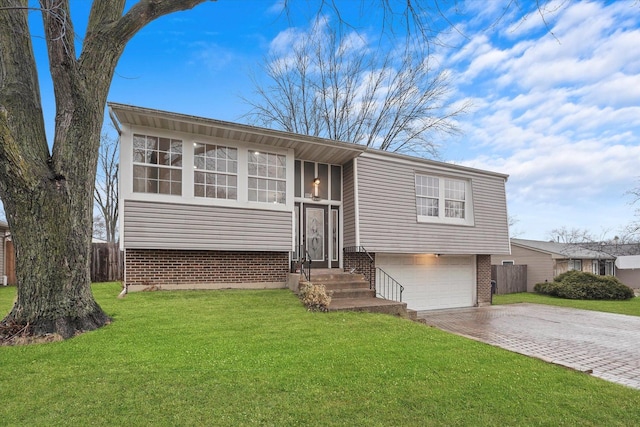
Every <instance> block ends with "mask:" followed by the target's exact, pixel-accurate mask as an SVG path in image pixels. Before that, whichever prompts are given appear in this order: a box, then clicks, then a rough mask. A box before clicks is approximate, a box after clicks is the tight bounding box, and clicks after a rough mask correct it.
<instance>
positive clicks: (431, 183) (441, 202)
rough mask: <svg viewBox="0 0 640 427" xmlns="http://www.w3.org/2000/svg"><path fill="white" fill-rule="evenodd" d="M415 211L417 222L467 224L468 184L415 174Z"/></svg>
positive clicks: (468, 220) (468, 221)
mask: <svg viewBox="0 0 640 427" xmlns="http://www.w3.org/2000/svg"><path fill="white" fill-rule="evenodd" d="M416 211H417V214H418V220H419V221H442V222H450V223H459V224H469V223H470V222H471V218H470V213H469V182H468V181H466V180H461V179H453V178H444V177H438V176H432V175H421V174H416Z"/></svg>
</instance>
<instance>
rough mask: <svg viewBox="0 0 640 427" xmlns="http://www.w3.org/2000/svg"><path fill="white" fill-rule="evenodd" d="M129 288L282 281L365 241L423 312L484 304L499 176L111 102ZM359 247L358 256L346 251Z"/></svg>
mask: <svg viewBox="0 0 640 427" xmlns="http://www.w3.org/2000/svg"><path fill="white" fill-rule="evenodd" d="M109 108H110V115H111V117H112V119H113V121H114V124H115V125H116V127H117V129H118V131H119V133H120V144H121V145H120V174H121V175H120V218H121V221H122V222H121V224H122V225H121V228H120V245H121V248H122V249H123V250H124V253H125V285H126V286H127V289H128V290H129V291H134V290H141V289H144V288H145V287H148V286H157V287H161V288H164V289H175V288H182V289H203V288H207V289H212V288H243V287H244V288H284V287H286V286H287V281H288V280H289V275H290V273H289V272H290V266H291V265H292V262H295V261H296V260H297V258H298V256H299V254H300V253H301V250H306V251H307V252H308V253H309V256H310V257H311V258H312V259H313V263H312V265H313V268H314V269H315V268H336V269H342V268H345V267H346V264H347V262H346V261H349V259H347V260H346V261H345V257H347V258H349V257H356V256H361V255H362V250H363V249H362V248H364V249H366V251H367V252H368V253H369V254H370V255H371V257H372V258H373V259H374V263H375V266H376V267H379V268H382V269H384V270H385V271H386V272H387V273H388V274H389V275H391V276H392V277H393V278H394V279H396V280H397V281H398V282H400V283H401V284H402V285H403V286H404V287H405V290H404V294H403V301H405V302H406V303H407V305H408V307H409V308H413V309H417V310H423V309H436V308H449V307H467V306H474V305H478V304H485V303H488V302H489V301H490V298H491V296H490V288H491V285H490V279H491V265H490V260H491V256H490V254H500V253H504V254H507V253H509V236H508V225H507V209H506V196H505V182H506V179H507V176H506V175H504V174H500V173H494V172H487V171H482V170H477V169H472V168H468V167H463V166H457V165H452V164H446V163H441V162H436V161H431V160H425V159H421V158H416V157H411V156H406V155H400V154H394V153H388V152H383V151H379V150H373V149H368V148H366V147H364V146H361V145H357V144H350V143H343V142H337V141H333V140H327V139H322V138H317V137H309V136H303V135H297V134H293V133H288V132H281V131H275V130H270V129H263V128H258V127H253V126H247V125H242V124H236V123H228V122H223V121H218V120H212V119H206V118H201V117H193V116H188V115H183V114H176V113H171V112H165V111H157V110H151V109H146V108H140V107H134V106H129V105H122V104H115V103H110V104H109ZM354 251H355V252H354Z"/></svg>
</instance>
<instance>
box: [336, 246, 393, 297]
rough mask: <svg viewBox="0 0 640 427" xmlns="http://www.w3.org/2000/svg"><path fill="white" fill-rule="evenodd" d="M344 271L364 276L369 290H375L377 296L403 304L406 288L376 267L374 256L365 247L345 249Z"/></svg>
mask: <svg viewBox="0 0 640 427" xmlns="http://www.w3.org/2000/svg"><path fill="white" fill-rule="evenodd" d="M344 270H345V271H348V272H350V273H359V274H362V275H363V276H364V277H365V278H366V279H367V281H368V282H369V289H373V290H374V291H375V292H376V296H378V297H380V298H384V299H388V300H392V301H400V302H402V291H404V286H402V285H401V284H400V283H398V281H397V280H395V279H394V278H393V277H391V276H389V275H388V274H387V272H385V271H384V270H383V269H381V268H379V267H376V266H375V260H374V258H373V256H372V255H371V254H370V253H369V252H367V250H366V249H365V248H364V246H349V247H346V248H344Z"/></svg>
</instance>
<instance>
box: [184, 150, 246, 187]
mask: <svg viewBox="0 0 640 427" xmlns="http://www.w3.org/2000/svg"><path fill="white" fill-rule="evenodd" d="M193 167H194V172H193V180H194V183H193V194H194V196H195V197H207V198H212V199H229V200H237V199H238V149H237V148H233V147H225V146H222V145H215V144H204V143H199V142H196V143H194V144H193Z"/></svg>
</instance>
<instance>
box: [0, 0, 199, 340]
mask: <svg viewBox="0 0 640 427" xmlns="http://www.w3.org/2000/svg"><path fill="white" fill-rule="evenodd" d="M203 1H205V0H140V1H139V2H137V3H136V4H134V5H133V6H132V7H130V8H129V9H128V11H127V12H126V13H124V8H125V0H113V1H109V2H107V1H102V0H99V1H98V0H96V1H94V2H93V4H92V7H91V12H90V15H89V22H88V25H87V31H86V34H85V37H84V38H83V41H82V53H81V54H80V55H79V56H78V55H76V50H75V48H76V34H75V32H74V29H73V25H72V22H71V19H70V16H71V13H70V10H69V8H70V2H69V0H48V1H40V8H41V12H42V17H43V23H44V30H45V39H46V42H47V51H48V54H49V71H50V73H51V78H52V81H53V89H54V93H55V100H56V121H55V123H56V126H55V136H54V141H53V147H52V149H51V152H50V151H49V146H48V144H47V139H46V135H45V131H44V120H43V116H42V107H41V104H40V90H39V84H38V73H37V67H36V62H35V57H34V54H33V47H32V44H31V35H30V31H29V24H28V10H29V5H30V4H31V3H30V2H29V1H27V0H5V1H4V2H3V3H2V5H1V6H0V198H2V200H3V202H4V206H5V212H6V216H7V221H8V223H9V227H10V229H11V233H12V239H13V243H14V247H15V250H16V276H17V280H18V299H17V301H16V303H15V305H14V307H13V309H12V310H11V312H10V313H9V314H8V315H7V317H6V318H5V319H4V320H3V321H2V323H4V324H5V325H7V324H8V325H21V326H25V327H27V326H28V329H29V332H30V333H31V334H32V335H43V334H49V333H57V334H60V335H61V336H62V337H63V338H69V337H71V336H73V335H75V334H76V333H79V332H82V331H87V330H92V329H96V328H98V327H100V326H102V325H104V324H106V323H107V322H109V321H110V319H109V317H108V316H107V315H106V314H105V313H104V312H103V311H102V309H101V308H100V306H99V305H98V304H97V303H96V302H95V300H94V298H93V295H92V293H91V279H90V262H91V259H90V255H91V234H92V233H91V232H92V222H93V218H92V213H93V192H94V185H95V176H96V165H97V161H98V149H99V146H100V130H101V128H102V121H103V117H104V107H105V104H106V98H107V94H108V92H109V87H110V85H111V80H112V78H113V74H114V71H115V67H116V64H117V62H118V59H119V58H120V55H121V54H122V52H123V50H124V47H125V45H126V43H127V42H128V41H129V39H130V38H131V37H133V35H134V34H135V33H136V32H137V31H139V30H140V29H141V28H142V27H144V26H145V25H146V24H147V23H149V22H151V21H152V20H154V19H156V18H158V17H160V16H163V15H166V14H169V13H172V12H176V11H179V10H186V9H190V8H192V7H194V6H196V5H197V4H199V3H202V2H203ZM123 13H124V14H123ZM0 338H2V337H0Z"/></svg>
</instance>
